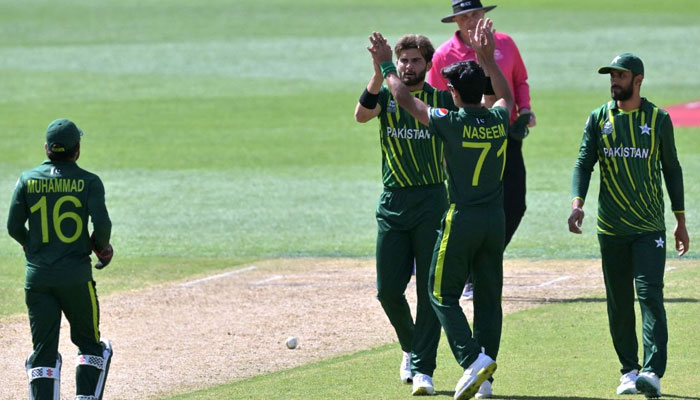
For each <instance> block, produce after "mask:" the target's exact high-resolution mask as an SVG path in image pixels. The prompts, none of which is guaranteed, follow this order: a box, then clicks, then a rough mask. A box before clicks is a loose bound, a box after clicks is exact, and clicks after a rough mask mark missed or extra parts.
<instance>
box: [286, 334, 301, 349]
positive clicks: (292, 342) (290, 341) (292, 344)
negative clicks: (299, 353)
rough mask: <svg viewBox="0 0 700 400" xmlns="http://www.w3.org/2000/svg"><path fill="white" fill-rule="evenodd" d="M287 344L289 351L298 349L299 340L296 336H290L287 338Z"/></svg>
mask: <svg viewBox="0 0 700 400" xmlns="http://www.w3.org/2000/svg"><path fill="white" fill-rule="evenodd" d="M285 344H286V345H287V348H288V349H296V348H297V344H298V341H297V338H296V337H294V336H290V337H288V338H287V341H286V342H285Z"/></svg>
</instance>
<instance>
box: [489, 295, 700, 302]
mask: <svg viewBox="0 0 700 400" xmlns="http://www.w3.org/2000/svg"><path fill="white" fill-rule="evenodd" d="M635 300H636V299H635ZM503 301H512V302H517V303H537V304H557V303H564V304H568V303H605V298H604V297H575V298H573V299H558V298H551V297H549V298H548V297H508V296H504V297H503ZM664 303H700V299H694V298H690V297H676V298H666V299H664Z"/></svg>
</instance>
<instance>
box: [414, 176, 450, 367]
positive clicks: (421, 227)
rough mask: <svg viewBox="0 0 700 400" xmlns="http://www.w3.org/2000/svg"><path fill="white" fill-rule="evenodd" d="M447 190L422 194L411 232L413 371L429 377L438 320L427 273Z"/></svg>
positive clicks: (433, 358) (445, 201)
mask: <svg viewBox="0 0 700 400" xmlns="http://www.w3.org/2000/svg"><path fill="white" fill-rule="evenodd" d="M447 206H448V204H447V193H446V190H445V186H444V185H439V186H437V187H435V188H434V189H432V190H429V191H427V192H426V193H425V197H424V199H423V201H422V202H421V206H420V210H419V213H418V215H420V216H421V217H420V220H419V221H418V224H417V226H416V227H415V228H414V229H413V230H412V232H411V245H412V248H413V253H414V255H415V260H416V293H417V305H416V323H415V332H414V335H413V344H412V349H413V360H412V364H413V365H412V370H413V373H414V374H416V373H421V374H426V375H429V376H432V375H433V371H434V370H435V358H436V355H437V348H438V343H439V341H440V332H441V330H440V321H439V320H438V319H437V315H435V310H434V309H433V307H432V305H431V304H430V296H429V295H428V274H429V272H430V263H431V261H432V259H433V248H434V246H435V242H436V241H437V237H438V231H439V230H440V221H441V219H442V217H443V214H444V212H445V210H446V209H447Z"/></svg>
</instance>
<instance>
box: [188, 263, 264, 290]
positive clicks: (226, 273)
mask: <svg viewBox="0 0 700 400" xmlns="http://www.w3.org/2000/svg"><path fill="white" fill-rule="evenodd" d="M254 269H255V265H252V266H250V267H245V268H241V269H237V270H235V271H229V272H224V273H223V274H218V275H212V276H208V277H206V278H201V279H195V280H193V281H189V282H185V283H181V284H180V287H188V286H194V285H196V284H198V283H202V282H207V281H212V280H214V279H221V278H225V277H227V276H229V275H235V274H238V273H241V272H246V271H252V270H254Z"/></svg>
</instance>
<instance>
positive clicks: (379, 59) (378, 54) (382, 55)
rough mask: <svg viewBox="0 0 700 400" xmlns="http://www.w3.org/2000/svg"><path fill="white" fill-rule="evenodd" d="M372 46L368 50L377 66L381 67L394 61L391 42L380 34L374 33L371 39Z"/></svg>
mask: <svg viewBox="0 0 700 400" xmlns="http://www.w3.org/2000/svg"><path fill="white" fill-rule="evenodd" d="M369 42H370V43H371V46H368V47H367V50H368V51H369V52H370V54H372V60H373V61H374V63H375V64H377V65H381V64H382V63H384V62H387V61H391V60H392V53H391V46H389V42H387V40H386V39H385V38H384V36H382V34H381V33H379V32H374V33H372V35H371V36H370V37H369Z"/></svg>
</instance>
